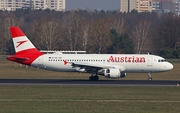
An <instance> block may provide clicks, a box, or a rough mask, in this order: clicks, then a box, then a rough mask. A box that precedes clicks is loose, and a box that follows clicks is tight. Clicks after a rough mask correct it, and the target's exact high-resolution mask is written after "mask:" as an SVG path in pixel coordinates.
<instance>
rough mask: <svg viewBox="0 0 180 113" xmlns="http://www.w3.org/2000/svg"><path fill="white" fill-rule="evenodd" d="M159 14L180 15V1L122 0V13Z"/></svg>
mask: <svg viewBox="0 0 180 113" xmlns="http://www.w3.org/2000/svg"><path fill="white" fill-rule="evenodd" d="M133 9H134V10H137V12H158V13H169V12H172V13H175V14H178V15H179V14H180V0H120V12H131V11H132V10H133Z"/></svg>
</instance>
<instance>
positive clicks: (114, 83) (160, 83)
mask: <svg viewBox="0 0 180 113" xmlns="http://www.w3.org/2000/svg"><path fill="white" fill-rule="evenodd" d="M0 85H62V86H178V85H180V81H173V80H172V81H164V80H153V81H147V80H99V81H89V80H63V79H0Z"/></svg>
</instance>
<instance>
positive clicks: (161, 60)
mask: <svg viewBox="0 0 180 113" xmlns="http://www.w3.org/2000/svg"><path fill="white" fill-rule="evenodd" d="M158 62H167V61H166V60H165V59H159V60H158Z"/></svg>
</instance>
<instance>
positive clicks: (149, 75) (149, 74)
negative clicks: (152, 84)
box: [148, 72, 152, 81]
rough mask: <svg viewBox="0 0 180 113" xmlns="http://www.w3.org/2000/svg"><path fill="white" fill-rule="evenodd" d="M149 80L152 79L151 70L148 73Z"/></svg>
mask: <svg viewBox="0 0 180 113" xmlns="http://www.w3.org/2000/svg"><path fill="white" fill-rule="evenodd" d="M148 80H149V81H152V77H151V72H149V73H148Z"/></svg>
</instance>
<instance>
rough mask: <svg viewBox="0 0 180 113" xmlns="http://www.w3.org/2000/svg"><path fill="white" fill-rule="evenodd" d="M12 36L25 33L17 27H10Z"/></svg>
mask: <svg viewBox="0 0 180 113" xmlns="http://www.w3.org/2000/svg"><path fill="white" fill-rule="evenodd" d="M10 31H11V35H12V38H17V37H19V36H25V34H24V33H23V32H22V31H21V29H20V28H18V27H10Z"/></svg>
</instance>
